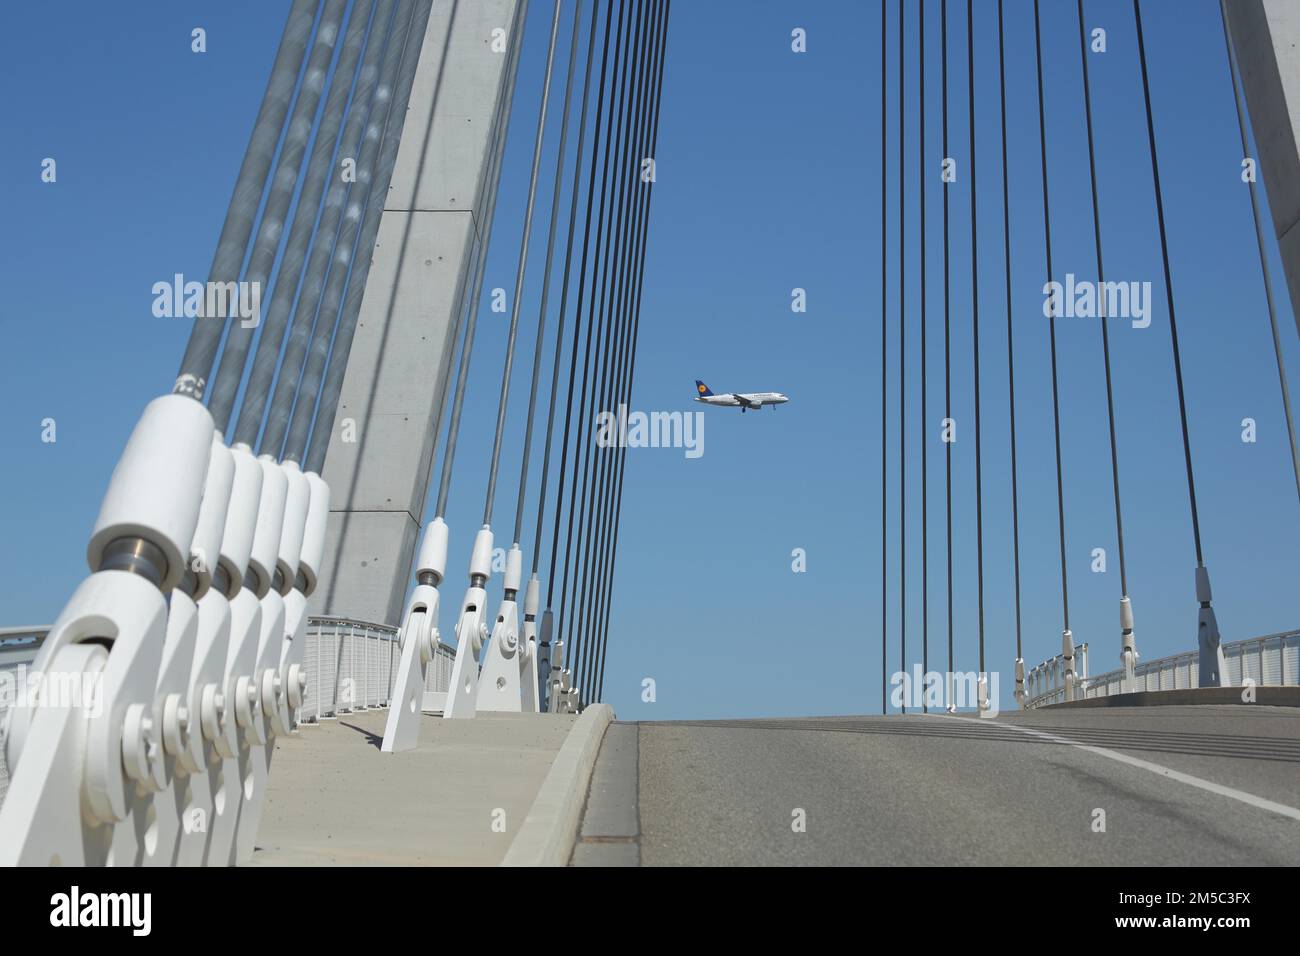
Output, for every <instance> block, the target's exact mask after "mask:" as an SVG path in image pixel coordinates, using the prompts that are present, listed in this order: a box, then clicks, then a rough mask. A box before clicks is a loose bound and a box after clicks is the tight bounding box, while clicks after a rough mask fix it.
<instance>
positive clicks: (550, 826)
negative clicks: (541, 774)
mask: <svg viewBox="0 0 1300 956" xmlns="http://www.w3.org/2000/svg"><path fill="white" fill-rule="evenodd" d="M613 719H614V708H612V707H610V706H609V704H593V705H591V706H588V707H587V708H586V709H585V710H584V711H583V712H582V715H581V716H580V717H578V719H577V721H576V722H575V723H574V724H573V729H572V730H570V731H569V735H568V737H566V738H565V741H564V746H562V747H561V748H560V752H559V753H558V754H556V755H555V760H554V761H552V763H551V769H550V771H549V772H548V773H547V774H546V779H545V780H543V781H542V786H541V788H540V789H539V790H538V792H537V797H536V799H535V800H533V805H532V806H531V807H530V808H529V810H528V817H527V818H526V819H525V820H524V825H523V827H522V828H521V829H520V830H519V832H518V834H517V835H516V836H515V839H514V842H512V843H511V844H510V849H509V851H508V852H507V853H506V855H505V859H504V860H502V862H501V865H502V866H522V867H540V866H564V865H565V864H566V863H568V861H569V858H570V857H571V856H572V854H573V845H574V842H575V841H576V840H577V838H578V830H579V828H580V827H581V825H582V813H583V806H584V804H585V802H586V795H587V789H588V787H589V786H590V785H591V777H592V772H593V771H594V770H595V767H596V758H597V756H598V755H599V754H600V747H601V742H602V741H603V740H604V737H605V731H606V730H608V729H609V725H610V722H611V721H613Z"/></svg>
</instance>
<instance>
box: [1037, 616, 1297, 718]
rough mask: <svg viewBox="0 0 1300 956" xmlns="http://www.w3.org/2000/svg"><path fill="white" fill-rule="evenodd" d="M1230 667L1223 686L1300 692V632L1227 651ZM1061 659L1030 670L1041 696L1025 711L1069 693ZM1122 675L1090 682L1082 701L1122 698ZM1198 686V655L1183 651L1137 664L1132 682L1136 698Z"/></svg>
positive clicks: (1232, 646) (1253, 639)
mask: <svg viewBox="0 0 1300 956" xmlns="http://www.w3.org/2000/svg"><path fill="white" fill-rule="evenodd" d="M1223 657H1224V661H1225V662H1226V664H1227V668H1226V670H1225V672H1224V686H1231V687H1240V686H1242V684H1243V683H1244V681H1245V678H1250V679H1251V680H1252V681H1254V682H1255V683H1256V684H1258V685H1260V686H1266V687H1295V686H1300V630H1295V631H1283V632H1281V633H1278V634H1266V635H1264V636H1263V637H1251V638H1247V639H1245V640H1242V641H1233V642H1232V643H1228V644H1224V645H1223ZM1057 661H1058V658H1052V659H1051V660H1049V661H1044V662H1043V663H1042V664H1039V665H1038V667H1036V668H1033V669H1032V670H1031V672H1030V673H1031V675H1034V676H1035V677H1037V681H1036V685H1037V688H1038V690H1039V692H1038V693H1037V694H1036V695H1035V696H1032V697H1030V699H1029V700H1028V701H1026V703H1025V708H1026V709H1031V708H1034V707H1042V706H1044V705H1046V704H1056V703H1060V702H1061V701H1063V700H1064V699H1065V690H1064V688H1063V687H1060V686H1058V684H1057V681H1056V668H1055V665H1056V663H1057ZM1045 674H1046V675H1047V676H1048V677H1049V681H1048V684H1049V686H1047V687H1043V686H1042V685H1043V683H1044V682H1043V680H1042V678H1043V676H1044V675H1045ZM1123 676H1124V672H1123V671H1122V670H1114V671H1107V672H1106V673H1105V674H1098V675H1097V676H1096V677H1094V678H1091V679H1089V680H1086V681H1085V682H1084V687H1083V691H1082V694H1083V696H1084V697H1090V698H1091V697H1109V696H1112V695H1114V694H1118V693H1120V685H1121V681H1122V679H1123ZM1199 683H1200V654H1199V652H1198V651H1184V652H1183V653H1181V654H1172V655H1170V656H1169V657H1161V658H1158V659H1156V660H1152V661H1139V662H1138V664H1137V668H1136V672H1135V675H1134V680H1133V690H1134V691H1135V692H1141V691H1151V690H1185V689H1188V688H1192V687H1197V686H1198V685H1199Z"/></svg>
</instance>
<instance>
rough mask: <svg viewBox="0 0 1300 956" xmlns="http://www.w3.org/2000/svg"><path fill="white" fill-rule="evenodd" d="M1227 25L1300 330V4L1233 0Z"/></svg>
mask: <svg viewBox="0 0 1300 956" xmlns="http://www.w3.org/2000/svg"><path fill="white" fill-rule="evenodd" d="M1228 23H1229V26H1230V27H1231V30H1232V41H1233V45H1234V46H1235V47H1236V50H1237V63H1238V66H1239V67H1240V69H1241V86H1242V92H1243V94H1244V96H1245V98H1246V109H1247V110H1248V112H1249V113H1250V126H1251V129H1252V130H1253V133H1254V138H1255V148H1256V149H1257V150H1258V152H1259V155H1258V156H1256V157H1254V158H1255V159H1256V160H1257V163H1258V169H1259V177H1258V178H1259V181H1260V182H1262V183H1263V184H1264V188H1265V189H1266V191H1267V193H1268V208H1269V210H1271V211H1272V215H1273V234H1274V235H1275V236H1276V237H1277V242H1278V249H1279V251H1280V253H1281V257H1282V268H1283V271H1284V272H1285V273H1286V281H1287V289H1288V291H1289V292H1290V293H1291V305H1292V308H1293V311H1294V312H1295V320H1296V328H1297V329H1300V229H1297V228H1296V225H1297V223H1300V150H1297V147H1296V143H1297V141H1300V4H1297V3H1296V2H1295V0H1229V3H1228ZM1234 135H1235V134H1234Z"/></svg>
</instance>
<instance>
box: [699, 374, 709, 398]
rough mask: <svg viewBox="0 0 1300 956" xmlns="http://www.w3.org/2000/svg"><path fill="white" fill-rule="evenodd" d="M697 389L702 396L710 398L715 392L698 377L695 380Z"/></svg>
mask: <svg viewBox="0 0 1300 956" xmlns="http://www.w3.org/2000/svg"><path fill="white" fill-rule="evenodd" d="M695 391H697V392H698V393H699V394H700V397H701V398H708V397H709V396H710V395H712V394H713V392H712V391H710V389H709V386H707V385H705V384H704V383H703V382H701V381H700V380H699V379H698V378H697V379H696V380H695Z"/></svg>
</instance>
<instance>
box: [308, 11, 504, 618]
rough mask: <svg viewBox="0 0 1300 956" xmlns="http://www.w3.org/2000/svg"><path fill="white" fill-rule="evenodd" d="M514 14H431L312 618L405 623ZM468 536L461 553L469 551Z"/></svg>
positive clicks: (358, 345)
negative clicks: (501, 45)
mask: <svg viewBox="0 0 1300 956" xmlns="http://www.w3.org/2000/svg"><path fill="white" fill-rule="evenodd" d="M517 8H518V3H517V0H474V2H472V3H467V2H464V0H459V2H438V3H435V4H434V6H433V12H432V14H431V15H430V17H429V25H428V28H427V30H426V31H425V36H424V42H423V46H422V47H421V48H420V63H419V67H418V70H417V72H416V76H415V85H414V87H413V89H412V92H411V102H410V107H409V109H408V110H407V114H406V121H405V125H404V126H403V128H402V141H401V148H400V149H399V151H398V154H397V164H396V166H395V168H394V170H393V180H392V184H391V187H390V189H389V192H388V195H387V197H385V202H384V216H383V219H382V220H381V222H380V227H379V237H378V239H377V241H376V244H375V252H374V264H373V266H372V268H371V271H370V277H369V280H368V282H367V284H366V290H365V297H364V299H362V304H361V314H360V316H359V318H358V324H357V331H356V339H355V340H354V342H353V346H352V352H351V355H350V357H349V359H348V368H347V374H346V375H345V376H344V380H343V390H342V394H341V396H340V400H339V408H338V414H337V425H336V427H335V430H334V433H333V435H332V436H331V440H330V447H329V453H328V456H327V458H326V466H325V474H324V476H323V477H324V478H325V480H326V481H327V482H328V483H329V486H330V522H329V527H328V530H327V534H326V542H325V554H324V558H323V560H322V567H321V575H320V587H319V588H318V590H317V592H316V594H315V595H313V599H312V605H311V606H312V613H313V614H332V615H337V616H340V617H350V618H354V619H356V620H362V621H374V622H378V623H384V624H390V625H396V624H398V623H399V620H398V618H399V617H400V615H401V612H402V601H403V598H404V597H405V595H406V591H407V589H408V587H409V586H410V569H411V564H412V561H413V560H414V557H415V547H416V540H417V538H418V536H419V530H420V528H419V522H420V518H421V516H422V514H423V510H424V505H425V498H426V496H427V495H428V490H429V478H430V472H431V469H432V465H433V460H434V451H435V449H434V443H435V441H436V440H437V438H438V436H439V434H440V422H441V421H442V418H443V414H442V412H443V409H442V397H443V391H444V389H443V385H444V383H445V381H446V378H447V375H448V371H449V368H450V364H451V361H452V356H453V354H454V352H455V343H454V342H453V341H452V332H453V330H454V327H455V320H456V316H457V315H459V314H460V312H461V307H462V304H463V302H464V299H465V298H466V296H467V295H468V293H467V291H466V289H467V287H468V286H469V285H470V280H471V275H470V274H471V272H472V271H473V270H472V269H471V264H472V262H473V260H474V250H475V249H476V248H477V244H478V243H479V242H481V241H482V239H483V235H484V231H485V229H486V227H487V220H488V218H489V216H490V209H491V206H492V203H493V202H494V201H495V196H493V195H489V194H490V192H491V189H490V186H489V183H488V180H489V177H488V169H489V167H490V165H491V163H492V159H493V156H494V153H493V149H494V144H495V149H496V150H500V149H503V148H504V143H505V137H504V136H502V137H499V138H496V137H494V136H493V133H494V131H495V129H496V127H497V124H498V123H500V124H504V123H506V122H508V120H509V111H508V110H507V109H504V108H503V109H500V110H498V107H499V106H502V104H504V103H505V102H506V99H505V97H504V92H505V89H506V83H507V77H508V63H509V62H510V57H508V56H507V55H506V53H505V52H498V51H496V50H494V49H493V48H492V41H493V35H492V34H493V30H496V29H502V30H504V31H506V34H507V35H510V31H511V26H512V23H514V22H515V20H516V18H515V12H516V9H517ZM518 33H519V34H522V27H521V28H520V29H519V31H518ZM517 38H518V34H516V35H515V36H513V37H512V38H511V43H514V42H515V41H516V40H517ZM349 420H350V421H351V422H353V423H354V427H353V430H352V431H353V434H351V435H348V436H345V434H344V430H343V428H344V425H345V423H346V422H348V421H349ZM474 530H477V529H468V530H466V529H461V531H460V532H459V533H457V534H458V535H459V534H463V535H464V537H459V536H458V537H454V538H453V547H456V546H457V544H458V543H459V546H461V547H468V542H469V539H470V538H471V537H472V536H473V532H474ZM453 532H454V533H455V532H456V529H453Z"/></svg>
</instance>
